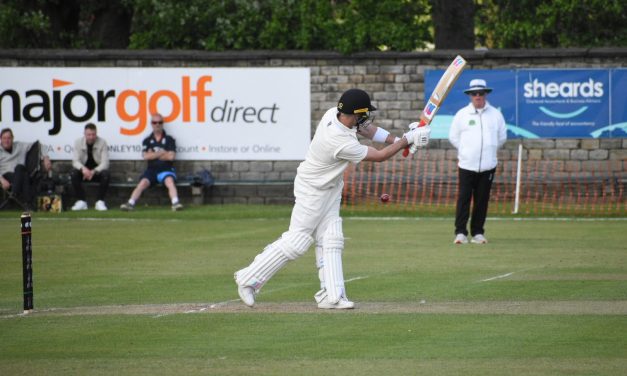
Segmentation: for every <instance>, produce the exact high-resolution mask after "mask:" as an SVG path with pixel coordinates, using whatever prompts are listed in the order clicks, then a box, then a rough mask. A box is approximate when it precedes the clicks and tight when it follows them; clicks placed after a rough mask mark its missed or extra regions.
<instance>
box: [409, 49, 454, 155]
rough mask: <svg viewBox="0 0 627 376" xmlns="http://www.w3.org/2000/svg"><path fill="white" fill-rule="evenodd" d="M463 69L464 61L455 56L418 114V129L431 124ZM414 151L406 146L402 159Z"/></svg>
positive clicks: (414, 148) (414, 147)
mask: <svg viewBox="0 0 627 376" xmlns="http://www.w3.org/2000/svg"><path fill="white" fill-rule="evenodd" d="M464 68H466V60H464V58H463V57H461V56H459V55H457V56H456V57H455V59H454V60H453V62H452V63H451V65H449V66H448V68H446V71H445V72H444V74H443V75H442V77H440V81H438V84H437V85H436V86H435V89H434V90H433V93H431V97H429V101H428V102H427V104H426V105H425V108H424V110H422V113H421V114H420V122H419V124H418V126H419V127H424V126H425V125H429V124H431V121H432V120H433V118H434V117H435V114H436V113H437V112H438V110H439V109H440V106H441V105H442V102H444V99H446V96H447V95H448V93H449V92H450V91H451V89H452V88H453V85H455V82H456V81H457V79H458V78H459V76H461V74H462V71H463V70H464ZM416 149H417V148H416V146H414V145H411V147H409V146H408V147H407V148H405V150H403V157H407V156H408V155H409V153H410V152H411V153H412V154H414V153H415V152H416Z"/></svg>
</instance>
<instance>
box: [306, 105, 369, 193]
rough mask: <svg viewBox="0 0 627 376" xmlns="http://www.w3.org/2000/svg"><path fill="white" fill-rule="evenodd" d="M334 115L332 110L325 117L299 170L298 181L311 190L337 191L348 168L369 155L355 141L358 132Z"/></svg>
mask: <svg viewBox="0 0 627 376" xmlns="http://www.w3.org/2000/svg"><path fill="white" fill-rule="evenodd" d="M337 114H338V111H337V108H335V107H333V108H331V109H329V110H328V111H327V112H326V113H325V114H324V116H323V117H322V120H320V123H319V124H318V127H317V128H316V134H315V135H314V138H313V140H311V144H310V145H309V150H308V151H307V156H306V157H305V160H304V161H303V162H302V163H301V164H300V165H299V166H298V170H297V176H298V178H299V179H300V180H301V181H303V182H305V183H307V184H308V185H310V186H312V187H314V188H318V189H330V188H333V187H336V186H337V185H338V184H339V183H341V182H342V181H343V180H342V179H343V174H344V170H345V169H346V167H348V164H349V163H351V162H352V163H359V162H361V161H362V160H363V159H364V158H366V155H367V154H368V146H366V145H362V144H360V143H359V141H358V140H357V130H356V129H350V128H347V127H346V126H345V125H343V124H342V123H340V121H339V120H338V119H337Z"/></svg>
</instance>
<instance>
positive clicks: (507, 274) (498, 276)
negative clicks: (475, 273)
mask: <svg viewBox="0 0 627 376" xmlns="http://www.w3.org/2000/svg"><path fill="white" fill-rule="evenodd" d="M514 273H515V272H511V273H506V274H501V275H497V276H496V277H492V278H486V279H482V280H481V282H488V281H494V280H495V279H501V278H507V277H509V276H510V275H512V274H514Z"/></svg>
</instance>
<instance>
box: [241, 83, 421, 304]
mask: <svg viewBox="0 0 627 376" xmlns="http://www.w3.org/2000/svg"><path fill="white" fill-rule="evenodd" d="M372 111H376V108H375V107H374V106H373V105H372V104H371V103H370V96H369V95H368V94H367V93H366V92H365V91H363V90H360V89H350V90H348V91H346V92H344V93H343V94H342V96H341V97H340V100H339V102H338V104H337V107H333V108H331V109H329V110H328V111H327V112H326V113H325V114H324V116H323V117H322V120H320V123H319V124H318V127H317V129H316V133H315V135H314V138H313V140H312V141H311V144H310V145H309V150H308V152H307V156H306V157H305V160H304V161H303V162H302V163H301V164H300V165H299V167H298V169H297V174H296V178H295V179H294V196H295V198H296V200H295V204H294V208H293V209H292V216H291V219H290V226H289V229H288V230H287V231H286V232H284V233H283V234H282V235H281V237H280V238H279V239H277V240H276V241H274V242H273V243H271V244H268V245H267V246H266V247H265V249H264V250H263V252H261V253H260V254H258V255H257V256H256V257H255V259H254V260H253V262H252V263H251V264H250V265H249V266H247V267H245V268H244V269H241V270H239V271H237V272H236V273H235V282H236V283H237V291H238V293H239V296H240V298H241V299H242V301H243V302H244V304H246V305H247V306H249V307H252V306H253V305H254V304H255V296H256V295H257V294H258V293H259V290H260V289H261V288H262V287H263V285H265V284H266V283H267V282H268V281H269V280H270V278H272V276H273V275H274V274H275V273H277V272H278V271H279V270H280V269H281V268H282V267H283V266H285V264H287V262H288V261H290V260H295V259H297V258H298V257H300V256H302V255H303V254H304V253H305V252H306V251H307V250H308V249H309V247H310V246H311V245H312V244H313V242H314V239H315V242H316V247H315V248H316V266H317V267H318V277H319V278H320V288H321V289H320V291H318V292H317V293H316V294H315V296H314V298H315V300H316V302H317V303H318V308H321V309H352V308H354V307H355V304H354V303H353V302H351V301H350V300H348V297H347V295H346V289H345V286H344V273H343V270H342V251H343V249H344V235H343V232H342V218H340V202H341V199H342V188H343V186H344V180H343V175H344V170H345V169H346V167H348V164H349V163H359V162H361V161H375V162H382V161H385V160H387V159H389V158H391V157H392V156H394V155H395V154H396V153H398V152H399V151H401V150H403V149H404V148H405V147H407V146H408V145H412V144H413V145H416V146H418V147H424V146H425V145H427V144H428V142H429V134H430V132H431V129H430V128H429V126H426V127H420V128H417V127H416V126H417V123H412V124H410V130H409V131H408V132H407V133H405V134H403V136H402V137H401V138H398V137H394V136H393V135H391V134H390V132H388V131H386V130H384V129H382V128H379V127H377V126H374V125H371V123H372V120H373V119H374V116H372V115H371V113H372ZM358 133H359V134H360V135H362V136H363V137H365V138H368V139H371V140H373V141H375V142H380V143H386V144H389V145H387V146H386V147H385V148H383V149H381V150H378V149H376V148H374V147H372V146H367V145H362V144H360V143H359V141H358V140H357V134H358Z"/></svg>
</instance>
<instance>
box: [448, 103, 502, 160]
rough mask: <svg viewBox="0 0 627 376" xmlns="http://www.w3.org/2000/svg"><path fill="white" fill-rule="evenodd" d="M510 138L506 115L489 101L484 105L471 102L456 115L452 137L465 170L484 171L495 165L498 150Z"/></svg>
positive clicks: (450, 134) (452, 126)
mask: <svg viewBox="0 0 627 376" xmlns="http://www.w3.org/2000/svg"><path fill="white" fill-rule="evenodd" d="M506 140H507V129H506V127H505V119H504V118H503V115H502V114H501V112H500V111H499V110H498V109H496V108H494V107H492V106H490V104H489V103H488V102H486V105H485V107H483V108H482V109H476V108H475V106H473V105H472V103H469V104H468V106H466V107H464V108H462V109H461V110H459V111H457V113H456V114H455V116H454V117H453V122H452V123H451V128H450V131H449V141H451V144H453V146H455V148H456V149H457V158H458V160H459V162H458V166H459V167H460V168H463V169H464V170H470V171H475V172H483V171H488V170H491V169H493V168H495V167H496V165H497V163H498V159H497V150H498V149H499V148H500V147H501V146H503V144H504V143H505V141H506Z"/></svg>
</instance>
